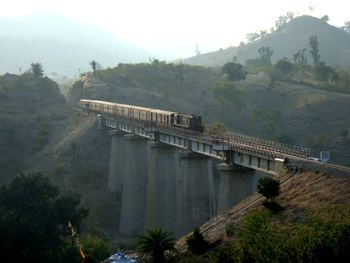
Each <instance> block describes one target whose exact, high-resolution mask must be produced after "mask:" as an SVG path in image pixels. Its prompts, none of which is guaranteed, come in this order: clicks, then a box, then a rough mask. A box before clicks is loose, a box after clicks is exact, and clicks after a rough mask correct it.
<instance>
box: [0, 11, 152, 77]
mask: <svg viewBox="0 0 350 263" xmlns="http://www.w3.org/2000/svg"><path fill="white" fill-rule="evenodd" d="M0 28H1V29H2V30H1V31H0V47H1V48H0V57H1V58H2V59H1V62H0V75H2V74H4V73H6V72H9V73H19V69H18V68H19V67H22V68H23V70H26V69H28V68H29V67H30V63H32V62H39V63H41V64H42V65H43V67H44V71H45V73H46V74H47V75H48V76H51V73H52V72H56V73H62V74H67V75H68V74H69V72H70V71H71V72H73V73H74V74H76V73H78V68H80V69H82V70H83V71H84V69H85V71H88V70H89V69H90V66H89V62H90V61H91V60H96V61H97V62H99V63H100V64H101V65H102V67H104V68H107V67H114V66H117V65H118V63H120V62H122V63H135V62H140V61H147V59H148V57H150V56H151V54H150V53H149V52H147V51H146V50H144V49H142V48H140V47H137V46H134V45H131V44H129V43H127V42H125V41H123V40H121V39H119V38H118V37H116V36H114V35H113V34H111V33H109V32H107V31H105V30H104V29H102V28H100V27H98V26H96V25H94V24H90V23H87V22H79V21H76V20H74V19H72V18H69V17H65V16H62V15H58V14H54V13H39V14H34V15H28V16H24V17H19V18H5V17H0Z"/></svg>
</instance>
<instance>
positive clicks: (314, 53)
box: [309, 36, 321, 67]
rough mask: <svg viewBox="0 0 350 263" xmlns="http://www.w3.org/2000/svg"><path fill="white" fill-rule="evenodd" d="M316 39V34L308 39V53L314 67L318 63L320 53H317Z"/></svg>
mask: <svg viewBox="0 0 350 263" xmlns="http://www.w3.org/2000/svg"><path fill="white" fill-rule="evenodd" d="M318 45H319V43H318V40H317V36H311V37H310V39H309V46H310V48H311V49H310V53H311V55H312V58H313V60H314V66H315V67H316V66H317V64H318V61H319V60H320V57H321V56H320V54H319V50H318Z"/></svg>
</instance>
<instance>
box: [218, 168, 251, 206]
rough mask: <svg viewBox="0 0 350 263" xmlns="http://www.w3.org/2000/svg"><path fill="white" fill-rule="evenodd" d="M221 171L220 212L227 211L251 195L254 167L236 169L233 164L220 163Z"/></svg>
mask: <svg viewBox="0 0 350 263" xmlns="http://www.w3.org/2000/svg"><path fill="white" fill-rule="evenodd" d="M217 168H218V169H219V170H220V171H221V175H220V186H219V202H218V213H220V212H224V211H227V210H229V209H231V208H232V207H233V206H235V205H236V204H238V203H239V202H241V201H242V200H244V199H245V198H247V197H248V196H250V195H251V194H252V193H253V191H252V174H253V170H252V169H237V170H235V169H234V166H233V165H232V164H226V163H222V164H218V165H217Z"/></svg>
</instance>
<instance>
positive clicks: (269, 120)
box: [251, 109, 282, 138]
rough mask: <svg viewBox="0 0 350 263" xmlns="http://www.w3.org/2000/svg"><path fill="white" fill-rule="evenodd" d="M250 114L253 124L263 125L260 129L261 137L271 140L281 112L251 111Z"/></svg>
mask: <svg viewBox="0 0 350 263" xmlns="http://www.w3.org/2000/svg"><path fill="white" fill-rule="evenodd" d="M251 113H252V116H253V122H261V123H262V124H263V128H262V129H261V132H262V135H263V137H266V138H271V137H272V136H273V134H274V133H275V130H276V128H277V125H278V123H279V120H280V118H281V115H282V114H281V112H280V111H278V110H271V111H270V112H268V111H266V110H264V109H252V111H251Z"/></svg>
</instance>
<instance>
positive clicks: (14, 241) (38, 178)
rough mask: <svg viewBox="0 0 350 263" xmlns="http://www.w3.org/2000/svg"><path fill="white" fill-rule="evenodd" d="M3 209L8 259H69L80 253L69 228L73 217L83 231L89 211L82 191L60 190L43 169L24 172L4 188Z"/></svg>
mask: <svg viewBox="0 0 350 263" xmlns="http://www.w3.org/2000/svg"><path fill="white" fill-rule="evenodd" d="M0 211H1V217H0V251H1V255H2V258H3V260H4V261H5V262H20V261H26V262H68V261H66V260H67V257H71V258H74V257H76V255H77V254H78V253H79V252H78V251H76V250H72V249H71V243H72V240H71V233H70V229H69V228H68V222H69V221H70V222H72V224H73V225H74V226H75V227H76V229H77V230H78V231H79V229H80V225H81V223H82V220H83V219H84V218H85V217H86V216H87V215H88V210H87V209H86V208H83V207H81V206H80V195H79V194H78V193H75V192H71V191H67V192H65V193H59V191H58V188H57V187H55V186H53V185H51V184H50V183H49V179H48V178H46V177H44V176H43V175H42V174H40V173H35V174H27V175H24V174H21V175H20V176H18V177H15V178H14V179H13V180H12V181H11V182H10V183H9V184H7V185H3V186H2V187H1V188H0ZM74 255H75V256H74ZM78 255H79V254H78ZM71 260H72V259H71ZM71 260H69V262H72V261H71Z"/></svg>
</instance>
